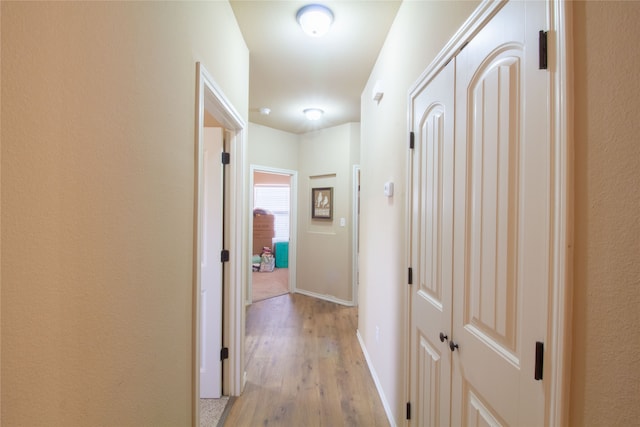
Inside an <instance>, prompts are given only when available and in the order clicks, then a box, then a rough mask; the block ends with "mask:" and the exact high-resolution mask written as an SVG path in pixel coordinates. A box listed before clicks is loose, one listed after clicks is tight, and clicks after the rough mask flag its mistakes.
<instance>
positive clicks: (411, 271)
mask: <svg viewBox="0 0 640 427" xmlns="http://www.w3.org/2000/svg"><path fill="white" fill-rule="evenodd" d="M407 283H409V284H410V285H413V268H411V267H409V277H408V278H407Z"/></svg>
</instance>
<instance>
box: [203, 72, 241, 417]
mask: <svg viewBox="0 0 640 427" xmlns="http://www.w3.org/2000/svg"><path fill="white" fill-rule="evenodd" d="M196 73H197V80H196V96H197V98H196V123H195V124H196V129H195V130H196V131H195V136H196V150H195V151H196V158H195V166H196V167H195V195H196V200H195V216H196V218H195V227H194V252H195V255H196V256H195V257H194V283H193V294H194V299H193V313H194V319H193V337H194V341H193V342H194V348H193V366H194V371H193V384H194V397H195V398H194V399H193V414H194V420H195V421H196V423H195V425H197V424H199V420H200V409H201V408H200V400H201V399H200V397H201V396H203V395H204V396H206V395H208V394H209V392H210V391H211V390H212V391H213V393H214V394H212V395H213V396H219V395H223V396H237V395H239V394H240V392H241V390H242V379H243V363H242V358H243V353H242V343H243V341H244V330H243V326H244V317H243V315H242V314H243V313H242V311H241V310H239V308H240V307H242V286H241V285H240V284H241V283H243V280H242V279H243V277H246V276H244V274H243V268H242V266H243V262H246V257H243V253H244V251H245V250H244V248H243V243H242V242H243V241H244V236H243V227H242V225H243V221H242V214H243V208H244V203H243V200H244V197H243V194H244V191H243V190H244V186H243V185H242V184H243V172H244V170H243V163H242V159H243V150H244V143H243V138H244V129H245V128H246V124H245V122H244V120H243V119H242V117H241V116H240V115H239V114H238V113H237V111H235V109H234V108H233V106H232V105H231V104H230V103H229V101H228V100H227V99H226V97H225V96H224V94H223V93H222V92H221V90H220V89H219V88H218V86H217V85H216V83H215V82H214V81H213V79H212V77H211V75H210V74H209V73H208V72H207V71H206V70H205V69H204V67H202V66H201V64H200V63H197V64H196ZM210 132H213V133H216V137H215V138H216V142H215V143H214V144H209V142H207V141H208V139H209V138H208V136H207V134H208V133H210ZM222 152H225V153H226V154H225V155H222ZM214 211H215V212H216V215H215V216H212V215H211V213H212V212H214ZM212 228H214V229H215V232H214V233H208V231H211V229H212ZM220 248H222V250H220V251H219V249H220ZM225 252H226V253H227V256H226V257H224V253H225ZM224 258H226V260H225V259H224ZM213 264H217V266H216V268H214V269H213V271H211V272H209V271H207V267H208V266H209V265H213ZM209 273H210V274H209ZM245 274H246V273H245ZM208 277H209V279H208ZM210 285H211V286H210ZM223 289H224V292H223ZM208 294H215V298H212V299H211V301H210V300H209V299H208V297H207V296H208ZM236 331H239V332H236ZM212 337H213V338H212ZM223 350H224V351H223ZM224 354H231V355H233V356H232V357H229V358H225V357H223V355H224ZM209 373H211V375H212V376H213V377H215V378H214V379H213V382H212V383H211V384H212V385H209V384H206V383H205V382H206V381H208V380H207V379H204V376H206V374H209ZM207 388H210V389H211V390H207Z"/></svg>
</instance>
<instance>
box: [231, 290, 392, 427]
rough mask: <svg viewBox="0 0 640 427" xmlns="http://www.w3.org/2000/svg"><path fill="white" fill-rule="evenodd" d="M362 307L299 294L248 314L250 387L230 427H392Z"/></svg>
mask: <svg viewBox="0 0 640 427" xmlns="http://www.w3.org/2000/svg"><path fill="white" fill-rule="evenodd" d="M357 324H358V314H357V308H356V307H345V306H341V305H338V304H335V303H331V302H327V301H323V300H319V299H316V298H311V297H308V296H304V295H299V294H288V295H284V296H281V297H276V298H271V299H267V300H264V301H260V302H258V303H255V304H252V305H251V306H249V307H248V309H247V335H246V339H247V340H246V357H247V359H246V361H247V384H246V386H245V389H244V392H243V393H242V395H241V396H240V397H239V398H237V399H236V401H235V403H234V405H233V407H232V408H231V411H230V413H229V416H228V417H227V419H226V422H225V425H227V426H255V425H277V426H301V425H304V426H309V427H312V426H388V425H389V424H388V421H387V417H386V415H385V412H384V409H383V406H382V402H381V400H380V398H379V397H378V393H377V391H376V388H375V385H374V382H373V379H372V378H371V375H370V373H369V369H368V367H367V364H366V361H365V358H364V355H363V354H362V350H361V348H360V345H359V343H358V339H357V337H356V328H357Z"/></svg>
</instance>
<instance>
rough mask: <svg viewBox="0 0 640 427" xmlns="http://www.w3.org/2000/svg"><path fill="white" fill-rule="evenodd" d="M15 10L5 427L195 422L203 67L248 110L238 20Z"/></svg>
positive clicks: (7, 135)
mask: <svg viewBox="0 0 640 427" xmlns="http://www.w3.org/2000/svg"><path fill="white" fill-rule="evenodd" d="M1 7H2V26H1V28H2V95H3V96H2V100H1V102H2V130H1V136H2V203H1V209H2V248H3V252H2V255H3V256H2V264H1V265H2V393H1V396H2V422H3V426H39V425H46V426H76V425H77V426H88V425H105V426H115V425H117V426H189V425H191V423H192V403H193V401H194V396H193V388H194V385H193V372H194V367H193V366H192V360H193V354H192V349H193V345H194V344H193V336H192V330H193V319H192V317H193V313H192V307H193V230H194V224H193V218H194V212H193V208H194V159H195V153H194V146H195V142H194V123H195V120H194V117H195V95H196V94H195V78H196V68H195V63H196V61H202V62H203V64H204V66H205V67H206V68H207V70H208V71H209V72H210V74H211V75H212V76H213V78H214V80H215V81H216V83H217V84H218V85H219V87H221V88H222V90H223V91H224V93H225V95H226V96H227V97H228V99H229V100H230V101H231V103H232V104H233V105H234V107H235V108H236V110H237V111H239V112H240V114H241V115H242V116H243V117H245V118H246V117H247V112H248V61H249V58H248V52H247V48H246V46H245V44H244V41H243V39H242V36H241V35H240V32H239V29H238V27H237V25H236V23H235V19H234V15H233V12H232V10H231V8H230V6H229V5H228V3H226V2H177V3H165V2H127V3H109V2H105V3H94V2H65V3H61V2H42V3H31V2H16V3H13V2H6V1H3V2H2V4H1Z"/></svg>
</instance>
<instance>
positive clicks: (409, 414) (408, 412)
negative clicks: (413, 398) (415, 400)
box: [407, 402, 411, 420]
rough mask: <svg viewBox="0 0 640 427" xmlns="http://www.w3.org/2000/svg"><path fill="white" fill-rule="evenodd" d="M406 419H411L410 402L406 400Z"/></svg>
mask: <svg viewBox="0 0 640 427" xmlns="http://www.w3.org/2000/svg"><path fill="white" fill-rule="evenodd" d="M407 419H408V420H410V419H411V402H407Z"/></svg>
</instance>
